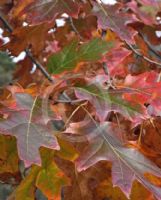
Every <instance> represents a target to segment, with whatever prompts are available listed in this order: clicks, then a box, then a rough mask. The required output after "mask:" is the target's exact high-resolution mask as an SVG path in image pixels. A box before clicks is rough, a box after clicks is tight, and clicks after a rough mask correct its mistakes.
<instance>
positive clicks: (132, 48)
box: [124, 41, 161, 67]
mask: <svg viewBox="0 0 161 200" xmlns="http://www.w3.org/2000/svg"><path fill="white" fill-rule="evenodd" d="M124 42H125V43H126V45H127V46H128V47H129V48H130V49H131V50H132V51H133V52H134V53H135V54H136V55H137V56H139V57H140V58H143V59H144V60H146V61H147V62H149V63H150V64H155V65H158V66H160V67H161V63H158V62H156V61H154V60H151V59H150V58H148V57H146V56H144V55H143V54H142V53H140V52H139V51H138V50H136V49H135V48H134V47H133V46H132V45H131V44H129V43H128V42H126V41H124Z"/></svg>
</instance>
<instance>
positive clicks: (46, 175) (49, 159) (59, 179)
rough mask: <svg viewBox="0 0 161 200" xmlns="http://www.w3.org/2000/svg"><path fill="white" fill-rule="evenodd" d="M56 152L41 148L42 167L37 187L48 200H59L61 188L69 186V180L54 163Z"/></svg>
mask: <svg viewBox="0 0 161 200" xmlns="http://www.w3.org/2000/svg"><path fill="white" fill-rule="evenodd" d="M54 154H55V151H52V150H51V149H46V148H41V157H42V167H41V170H40V172H39V174H38V176H37V179H36V186H37V187H38V188H39V189H40V190H41V191H42V192H43V194H44V195H45V196H46V197H47V198H48V199H53V198H55V199H57V197H59V196H60V190H61V187H62V186H64V185H65V184H68V179H67V178H66V177H65V176H64V174H63V172H61V170H60V169H59V168H58V167H57V165H56V164H55V162H54Z"/></svg>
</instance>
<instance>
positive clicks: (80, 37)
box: [69, 17, 83, 40]
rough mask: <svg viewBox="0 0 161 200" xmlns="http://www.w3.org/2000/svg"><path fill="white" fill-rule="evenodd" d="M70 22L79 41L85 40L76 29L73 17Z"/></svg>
mask: <svg viewBox="0 0 161 200" xmlns="http://www.w3.org/2000/svg"><path fill="white" fill-rule="evenodd" d="M69 22H70V25H71V27H72V29H73V31H74V32H75V33H76V34H77V35H78V37H79V39H80V40H83V38H82V36H81V35H80V33H79V31H78V30H77V28H76V27H75V25H74V23H73V19H72V17H69Z"/></svg>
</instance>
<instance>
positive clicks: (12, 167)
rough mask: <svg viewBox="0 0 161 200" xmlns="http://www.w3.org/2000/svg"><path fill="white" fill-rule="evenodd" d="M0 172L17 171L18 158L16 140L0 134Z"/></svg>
mask: <svg viewBox="0 0 161 200" xmlns="http://www.w3.org/2000/svg"><path fill="white" fill-rule="evenodd" d="M0 147H1V148H0V174H2V173H6V172H10V173H17V172H18V171H19V158H18V153H17V148H16V140H15V138H13V137H6V136H4V135H0Z"/></svg>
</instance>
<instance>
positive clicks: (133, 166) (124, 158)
mask: <svg viewBox="0 0 161 200" xmlns="http://www.w3.org/2000/svg"><path fill="white" fill-rule="evenodd" d="M91 123H92V124H93V128H92V125H91V124H88V125H87V124H86V126H84V127H81V128H82V129H83V128H84V130H83V133H84V134H86V130H88V133H87V134H92V135H95V137H94V138H92V139H90V140H89V146H88V147H87V148H85V150H84V153H83V154H82V155H81V156H80V157H79V158H78V160H77V163H76V164H77V169H78V170H79V171H82V170H86V169H87V168H89V167H90V166H92V165H94V164H95V163H97V162H99V161H101V160H107V161H111V162H112V181H113V184H114V185H115V186H119V187H120V188H121V190H122V191H123V192H124V193H125V194H126V196H127V197H129V195H130V191H131V187H132V183H133V181H134V179H137V180H139V181H140V182H141V183H142V184H143V185H144V186H145V187H146V188H148V189H149V190H150V191H151V192H153V194H155V195H156V197H158V198H159V199H160V198H161V189H160V188H159V187H157V186H155V185H153V184H152V183H150V182H148V181H147V180H146V179H145V176H144V175H145V173H150V174H154V175H156V176H158V177H161V170H160V169H159V168H158V167H157V166H155V164H153V163H152V162H151V161H149V160H148V159H147V158H145V157H144V156H143V155H142V154H141V153H140V152H138V151H137V150H136V149H133V148H126V147H124V145H123V144H122V142H121V138H120V134H122V133H120V131H121V130H120V129H119V128H117V127H116V126H115V125H114V124H112V123H110V122H105V123H102V124H101V125H100V126H99V125H96V124H94V123H93V122H91ZM88 126H90V127H91V129H90V132H89V129H86V128H87V127H88Z"/></svg>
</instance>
